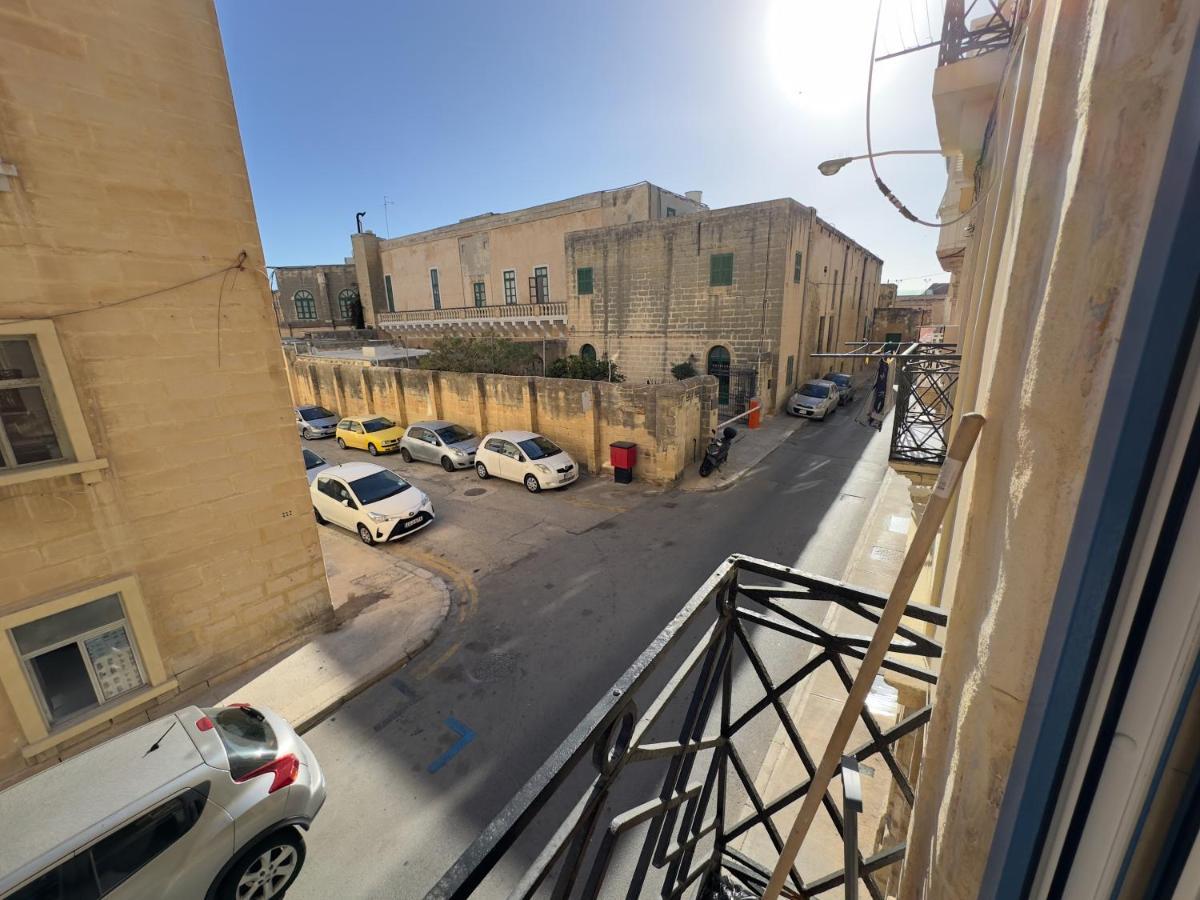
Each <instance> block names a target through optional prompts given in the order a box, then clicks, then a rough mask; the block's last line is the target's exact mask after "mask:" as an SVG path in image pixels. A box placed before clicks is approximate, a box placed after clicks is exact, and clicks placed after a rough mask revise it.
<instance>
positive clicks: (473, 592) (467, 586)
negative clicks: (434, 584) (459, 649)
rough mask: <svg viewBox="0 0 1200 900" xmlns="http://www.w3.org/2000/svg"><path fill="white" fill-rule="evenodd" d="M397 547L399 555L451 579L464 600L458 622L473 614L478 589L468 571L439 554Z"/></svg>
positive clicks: (477, 603) (477, 600) (459, 611)
mask: <svg viewBox="0 0 1200 900" xmlns="http://www.w3.org/2000/svg"><path fill="white" fill-rule="evenodd" d="M397 549H399V550H400V555H401V556H403V557H405V558H406V559H408V560H410V561H412V562H413V563H415V564H416V565H418V566H422V567H423V568H426V569H432V570H433V571H434V572H436V573H437V574H439V575H441V576H442V577H444V578H446V579H447V580H449V581H451V582H452V583H453V584H454V586H455V587H457V588H458V589H459V591H460V592H461V594H462V597H463V600H464V602H463V603H461V604H459V607H458V621H459V624H462V623H463V622H465V621H466V620H467V616H469V615H470V616H473V615H475V613H476V611H478V609H479V591H478V589H477V588H476V587H475V579H474V578H472V577H471V575H470V573H469V572H466V571H464V570H463V569H460V568H459V567H458V566H456V565H454V564H453V563H450V562H447V561H446V560H444V559H442V558H441V557H440V556H434V555H433V554H432V553H425V552H423V551H421V550H414V549H412V548H409V547H400V548H397Z"/></svg>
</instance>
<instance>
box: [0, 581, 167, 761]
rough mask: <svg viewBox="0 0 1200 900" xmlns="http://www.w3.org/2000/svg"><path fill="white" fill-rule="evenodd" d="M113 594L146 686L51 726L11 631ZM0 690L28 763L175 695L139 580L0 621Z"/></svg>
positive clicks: (101, 586)
mask: <svg viewBox="0 0 1200 900" xmlns="http://www.w3.org/2000/svg"><path fill="white" fill-rule="evenodd" d="M113 594H117V595H118V596H119V597H120V601H121V609H122V611H123V612H124V617H123V618H122V619H121V620H120V621H121V622H123V623H124V626H125V630H126V634H127V635H128V637H129V644H130V646H131V647H132V649H133V654H134V659H135V660H136V661H137V664H138V668H139V671H140V673H141V675H142V681H143V682H144V684H143V686H142V687H140V688H138V689H136V690H132V691H127V692H126V693H124V694H120V695H119V696H117V697H114V698H113V699H112V700H109V701H107V702H101V703H100V704H99V705H97V706H94V707H91V708H89V709H86V710H81V711H80V712H79V713H76V714H75V715H73V716H70V717H68V718H67V719H64V720H63V721H61V722H57V723H53V724H52V723H51V721H50V714H49V710H48V708H47V707H46V705H45V702H44V699H43V698H42V696H41V689H40V688H39V686H38V684H37V676H36V675H34V673H33V671H32V670H31V668H30V667H29V665H28V664H27V663H26V661H25V655H23V654H21V653H20V651H19V650H18V649H17V644H16V640H15V639H14V638H13V635H12V630H13V629H14V628H17V627H18V626H21V625H27V624H29V623H30V622H36V621H38V620H39V619H44V618H47V617H48V616H52V615H55V614H56V613H60V612H65V611H67V610H69V609H74V608H75V607H78V606H83V605H84V604H87V603H91V602H92V601H94V600H100V599H102V598H104V597H109V596H111V595H113ZM111 628H112V625H111V624H109V625H105V626H104V627H103V628H100V629H97V630H95V631H89V632H86V633H85V634H82V635H76V636H75V638H74V640H77V641H78V640H84V639H85V638H86V637H91V636H93V634H96V633H102V632H103V631H105V630H109V629H111ZM71 642H72V641H70V640H67V641H63V642H61V643H60V644H56V645H52V646H51V647H48V648H42V649H41V650H38V651H37V653H34V654H28V655H32V656H36V655H40V654H42V653H45V652H47V650H49V649H53V648H54V647H57V646H63V645H65V644H68V643H71ZM0 687H2V688H3V690H4V693H5V694H7V695H8V699H9V702H10V703H11V705H12V708H13V711H14V712H15V713H16V716H17V722H18V723H19V725H20V727H21V731H22V732H23V734H24V736H25V740H26V746H25V747H23V748H22V750H21V753H22V755H24V756H25V758H26V759H32V758H33V757H36V756H38V755H39V754H42V753H45V752H46V751H48V750H52V749H53V748H54V747H57V746H58V745H59V744H62V743H65V742H66V741H69V740H71V739H73V738H75V737H77V736H79V735H81V734H83V733H85V732H87V731H90V730H91V729H93V728H95V727H97V726H99V725H101V724H103V723H105V722H108V721H111V720H113V719H115V718H116V717H118V716H120V715H122V714H123V713H126V712H128V711H129V710H132V709H135V708H136V707H138V706H141V705H142V704H145V703H147V702H149V701H151V700H154V699H155V698H157V697H160V696H162V695H163V694H166V693H169V692H172V691H175V690H176V689H177V688H178V684H177V682H176V681H175V679H174V678H168V677H167V671H166V667H165V666H164V665H163V661H162V657H161V655H160V654H159V651H158V645H157V643H156V642H155V639H154V629H153V627H152V625H151V623H150V616H149V613H148V612H147V610H146V604H145V601H144V599H143V598H142V592H141V588H140V586H139V585H138V581H137V578H136V577H134V576H132V575H127V576H124V577H122V578H118V579H115V580H112V581H106V582H104V583H102V584H97V585H95V586H93V587H89V588H84V589H81V590H77V591H74V592H73V593H70V594H67V595H65V596H62V597H57V598H54V599H50V600H44V601H41V602H38V603H34V604H32V605H30V606H27V607H26V608H24V609H21V610H17V611H16V612H11V613H8V614H6V615H3V616H0ZM93 688H94V689H95V690H96V695H97V697H98V698H99V697H101V696H102V692H101V691H100V689H99V686H98V685H96V684H95V683H93Z"/></svg>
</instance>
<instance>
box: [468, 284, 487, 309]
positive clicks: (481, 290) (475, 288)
mask: <svg viewBox="0 0 1200 900" xmlns="http://www.w3.org/2000/svg"><path fill="white" fill-rule="evenodd" d="M471 297H472V299H473V300H474V301H475V308H476V309H483V308H484V307H485V306H487V282H486V281H483V280H482V279H480V280H478V281H472V282H471Z"/></svg>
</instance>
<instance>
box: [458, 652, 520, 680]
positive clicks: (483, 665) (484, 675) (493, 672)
mask: <svg viewBox="0 0 1200 900" xmlns="http://www.w3.org/2000/svg"><path fill="white" fill-rule="evenodd" d="M516 667H517V660H516V657H515V656H514V655H513V654H511V653H507V652H505V651H503V650H493V651H492V652H491V653H488V654H487V655H485V656H484V657H483V659H481V660H479V662H477V663H475V665H473V666H470V667H469V669H468V671H469V672H470V675H471V677H472V678H474V679H475V680H476V681H500V680H501V679H502V678H507V677H508V676H509V675H510V674H512V672H513V670H515V669H516Z"/></svg>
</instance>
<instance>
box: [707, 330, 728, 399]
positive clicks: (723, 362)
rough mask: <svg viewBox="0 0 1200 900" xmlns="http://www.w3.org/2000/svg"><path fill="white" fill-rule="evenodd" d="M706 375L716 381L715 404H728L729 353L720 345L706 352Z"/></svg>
mask: <svg viewBox="0 0 1200 900" xmlns="http://www.w3.org/2000/svg"><path fill="white" fill-rule="evenodd" d="M708 374H709V375H714V376H716V379H717V403H718V404H720V405H721V406H725V405H726V404H728V403H729V351H728V350H727V349H725V348H724V347H722V346H721V345H720V344H718V345H717V346H715V347H713V348H712V349H711V350H709V351H708Z"/></svg>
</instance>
